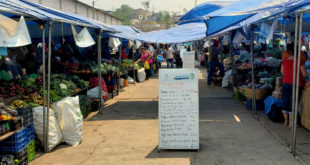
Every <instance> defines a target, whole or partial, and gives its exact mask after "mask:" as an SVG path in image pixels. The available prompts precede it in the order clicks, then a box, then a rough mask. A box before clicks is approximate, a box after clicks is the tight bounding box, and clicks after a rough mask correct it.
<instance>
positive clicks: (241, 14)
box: [205, 0, 310, 36]
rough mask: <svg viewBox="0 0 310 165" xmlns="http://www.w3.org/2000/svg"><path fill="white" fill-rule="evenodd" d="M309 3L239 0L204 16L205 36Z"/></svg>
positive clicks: (276, 0) (299, 0) (279, 0)
mask: <svg viewBox="0 0 310 165" xmlns="http://www.w3.org/2000/svg"><path fill="white" fill-rule="evenodd" d="M309 3H310V0H260V1H258V0H240V1H239V2H235V3H233V4H231V5H230V6H227V7H223V8H222V9H219V10H216V11H215V12H212V13H210V14H207V15H206V16H205V18H206V19H207V21H206V22H207V27H208V29H207V36H210V35H214V34H216V33H219V32H221V31H223V30H225V29H227V28H230V27H232V26H235V25H236V27H240V26H244V25H249V24H251V23H253V22H256V21H259V20H262V19H266V18H268V17H271V16H275V15H277V14H280V13H282V12H289V11H293V10H295V9H297V8H299V7H302V6H304V5H306V4H309ZM238 24H239V25H238Z"/></svg>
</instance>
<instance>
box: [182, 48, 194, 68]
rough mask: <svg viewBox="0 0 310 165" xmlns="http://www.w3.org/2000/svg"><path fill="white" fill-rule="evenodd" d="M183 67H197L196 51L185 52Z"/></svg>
mask: <svg viewBox="0 0 310 165" xmlns="http://www.w3.org/2000/svg"><path fill="white" fill-rule="evenodd" d="M183 68H189V69H191V68H195V51H190V52H186V53H185V55H184V57H183Z"/></svg>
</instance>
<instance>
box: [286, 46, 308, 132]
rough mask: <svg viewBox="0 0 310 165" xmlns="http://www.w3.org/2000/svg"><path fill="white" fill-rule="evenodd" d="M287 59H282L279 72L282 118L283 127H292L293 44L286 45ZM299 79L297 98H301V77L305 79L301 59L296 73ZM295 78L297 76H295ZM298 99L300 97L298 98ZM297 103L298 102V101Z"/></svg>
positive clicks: (303, 62)
mask: <svg viewBox="0 0 310 165" xmlns="http://www.w3.org/2000/svg"><path fill="white" fill-rule="evenodd" d="M285 53H286V55H288V57H286V58H283V61H282V68H281V72H282V74H283V75H284V77H283V85H282V98H283V110H282V113H283V116H284V119H285V123H284V124H285V125H289V127H292V95H293V78H294V76H293V70H294V44H293V43H290V44H288V45H287V51H285ZM297 73H298V74H300V75H299V77H300V79H299V84H298V85H299V96H301V91H302V90H301V87H302V86H303V77H307V72H306V68H305V60H304V59H303V58H301V61H300V70H299V71H298V72H297ZM296 77H297V76H296ZM296 82H297V80H296ZM295 84H296V83H295ZM299 98H300V97H299ZM298 101H299V100H298Z"/></svg>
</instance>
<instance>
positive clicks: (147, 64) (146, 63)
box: [144, 61, 151, 70]
mask: <svg viewBox="0 0 310 165" xmlns="http://www.w3.org/2000/svg"><path fill="white" fill-rule="evenodd" d="M144 68H145V69H146V70H149V69H150V68H151V67H150V64H149V62H148V61H145V63H144Z"/></svg>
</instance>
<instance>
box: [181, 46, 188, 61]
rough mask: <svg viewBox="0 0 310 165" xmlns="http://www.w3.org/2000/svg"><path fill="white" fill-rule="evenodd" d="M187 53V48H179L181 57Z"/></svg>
mask: <svg viewBox="0 0 310 165" xmlns="http://www.w3.org/2000/svg"><path fill="white" fill-rule="evenodd" d="M186 53H187V50H186V49H185V48H184V47H183V48H180V57H181V58H182V59H183V58H184V56H185V54H186Z"/></svg>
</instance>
